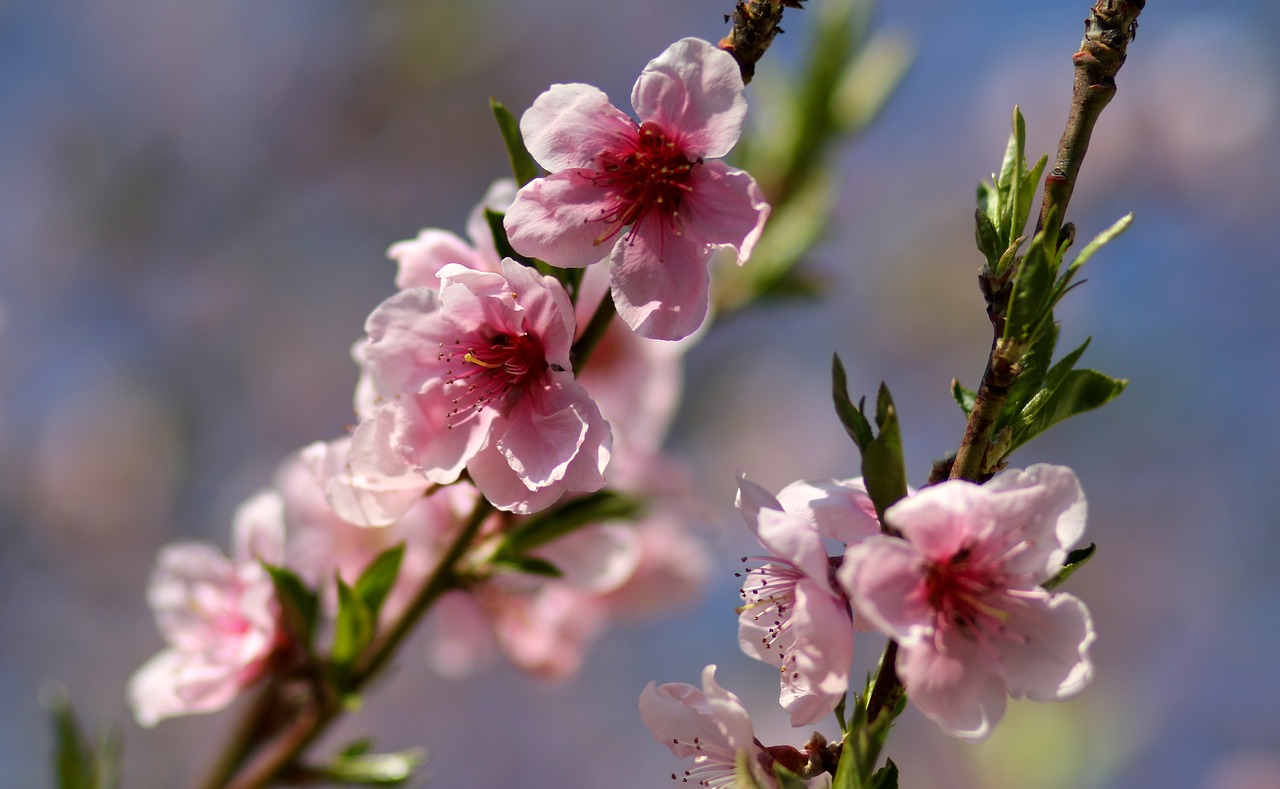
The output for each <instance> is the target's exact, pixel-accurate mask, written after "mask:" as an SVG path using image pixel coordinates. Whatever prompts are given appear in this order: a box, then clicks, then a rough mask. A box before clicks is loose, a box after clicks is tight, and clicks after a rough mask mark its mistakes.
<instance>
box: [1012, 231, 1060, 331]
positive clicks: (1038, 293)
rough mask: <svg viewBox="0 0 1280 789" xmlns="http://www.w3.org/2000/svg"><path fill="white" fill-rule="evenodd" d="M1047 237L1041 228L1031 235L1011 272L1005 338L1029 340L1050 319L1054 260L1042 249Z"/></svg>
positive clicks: (1050, 320)
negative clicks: (1014, 269) (1013, 271)
mask: <svg viewBox="0 0 1280 789" xmlns="http://www.w3.org/2000/svg"><path fill="white" fill-rule="evenodd" d="M1049 240H1050V239H1047V238H1046V236H1045V233H1043V232H1042V233H1039V234H1037V235H1036V237H1035V238H1033V239H1031V246H1030V247H1028V248H1027V254H1026V255H1025V256H1024V257H1023V258H1022V263H1021V264H1019V265H1018V270H1017V272H1016V273H1015V274H1014V275H1013V293H1012V294H1011V295H1010V297H1009V309H1008V312H1007V314H1006V315H1005V325H1004V339H1005V340H1006V341H1010V342H1016V343H1020V344H1030V343H1031V342H1033V341H1034V340H1035V335H1036V333H1037V332H1038V330H1039V329H1040V328H1041V327H1042V326H1044V325H1045V323H1046V322H1052V318H1051V315H1050V312H1051V308H1052V306H1053V305H1052V303H1051V302H1050V295H1051V290H1052V288H1053V278H1054V275H1055V270H1054V260H1053V258H1052V256H1051V255H1050V254H1049V253H1048V251H1047V249H1046V247H1047V246H1049V244H1048V243H1047V242H1048V241H1049Z"/></svg>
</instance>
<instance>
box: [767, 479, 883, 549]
mask: <svg viewBox="0 0 1280 789" xmlns="http://www.w3.org/2000/svg"><path fill="white" fill-rule="evenodd" d="M778 501H779V502H780V503H781V504H782V508H783V509H784V510H786V511H787V512H789V513H791V514H793V515H796V516H798V517H801V518H804V519H805V520H806V521H808V522H809V523H811V524H813V526H814V528H815V529H817V530H818V533H819V534H821V535H822V536H824V537H830V538H832V539H835V540H839V541H840V542H843V543H846V544H852V543H856V542H859V541H860V540H862V539H864V538H866V537H870V536H872V535H875V534H879V533H880V520H879V519H878V518H877V517H876V508H875V505H874V504H872V503H871V496H870V495H868V493H867V486H866V484H864V483H863V481H862V478H861V477H859V478H858V479H846V480H834V479H815V480H800V481H799V482H793V483H791V484H790V485H788V486H786V487H785V488H783V489H782V490H780V491H779V492H778Z"/></svg>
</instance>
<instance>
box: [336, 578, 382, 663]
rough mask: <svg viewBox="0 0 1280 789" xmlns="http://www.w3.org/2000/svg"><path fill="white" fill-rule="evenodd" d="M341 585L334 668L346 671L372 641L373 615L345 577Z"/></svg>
mask: <svg viewBox="0 0 1280 789" xmlns="http://www.w3.org/2000/svg"><path fill="white" fill-rule="evenodd" d="M337 582H338V618H337V621H336V622H335V623H334V629H333V650H332V652H331V654H330V657H331V659H332V660H333V664H334V667H335V668H337V669H339V670H345V669H346V668H347V667H349V666H350V665H351V663H352V661H354V660H355V659H356V657H357V656H359V654H360V653H361V651H363V650H364V648H365V647H366V646H368V645H369V642H370V641H372V640H373V635H374V627H375V622H374V619H373V612H372V611H370V610H369V606H368V605H366V604H365V602H364V600H362V599H361V598H360V595H358V594H356V592H355V590H354V589H352V588H351V587H350V586H347V584H346V582H345V581H343V580H342V578H340V577H339V578H337Z"/></svg>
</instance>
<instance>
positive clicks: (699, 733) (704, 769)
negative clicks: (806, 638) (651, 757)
mask: <svg viewBox="0 0 1280 789" xmlns="http://www.w3.org/2000/svg"><path fill="white" fill-rule="evenodd" d="M640 718H641V719H642V720H643V721H644V722H645V725H646V726H648V727H649V729H650V731H652V732H653V738H654V739H655V740H657V741H658V742H660V743H662V744H663V745H666V746H667V747H668V748H670V749H671V752H672V753H674V754H675V755H676V757H677V758H680V759H692V760H693V765H692V766H691V768H690V769H688V770H685V771H683V772H682V773H680V774H679V775H677V774H675V773H672V775H671V777H672V778H673V779H675V780H677V781H683V782H688V783H692V784H696V785H698V786H705V787H710V789H722V787H730V789H732V787H736V786H738V785H739V783H738V779H739V775H738V765H739V763H740V762H741V763H743V764H745V765H746V766H747V768H748V769H749V770H750V771H751V773H752V775H751V778H753V779H754V780H755V782H756V784H757V785H759V786H762V787H770V788H771V787H776V786H777V782H776V781H775V780H774V778H773V774H772V771H771V770H766V769H765V765H767V764H771V763H772V759H771V758H770V756H769V753H768V751H766V750H765V749H764V748H762V747H761V746H760V745H759V744H758V743H757V742H756V739H755V733H754V731H753V730H752V727H751V718H750V716H748V715H747V711H746V709H745V708H744V707H743V706H742V702H741V701H739V700H738V697H737V696H735V695H734V694H732V693H730V692H729V691H727V690H725V689H724V688H722V687H720V684H719V683H718V682H716V667H715V666H713V665H712V666H707V667H706V668H705V669H703V671H702V689H701V690H699V689H698V688H695V687H694V686H692V685H687V684H685V683H683V682H671V683H667V684H665V685H662V686H659V685H658V684H657V683H655V682H650V683H649V684H648V685H646V686H645V689H644V690H643V691H641V693H640ZM743 757H745V759H744V758H743ZM744 777H745V776H744Z"/></svg>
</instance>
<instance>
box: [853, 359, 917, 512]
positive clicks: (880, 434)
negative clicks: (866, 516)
mask: <svg viewBox="0 0 1280 789" xmlns="http://www.w3.org/2000/svg"><path fill="white" fill-rule="evenodd" d="M876 427H877V428H878V431H877V433H876V437H875V440H874V441H872V442H871V443H870V444H868V445H867V446H865V447H863V449H862V476H863V479H864V480H865V482H866V485H867V494H868V495H870V496H871V502H872V503H873V504H875V507H876V514H877V515H879V516H880V517H881V519H882V520H883V518H884V512H885V510H887V509H888V508H889V507H890V506H891V505H892V504H893V503H894V502H896V501H898V500H899V499H902V498H905V497H906V495H907V472H906V469H905V467H904V462H903V458H902V434H901V431H900V430H899V428H898V412H897V409H896V408H895V407H894V405H893V398H892V397H891V396H890V395H889V387H888V386H886V385H885V384H884V383H883V382H882V383H881V384H880V391H879V393H878V394H877V395H876Z"/></svg>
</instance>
